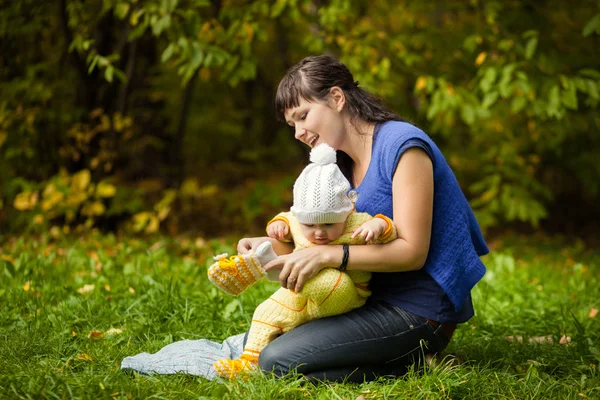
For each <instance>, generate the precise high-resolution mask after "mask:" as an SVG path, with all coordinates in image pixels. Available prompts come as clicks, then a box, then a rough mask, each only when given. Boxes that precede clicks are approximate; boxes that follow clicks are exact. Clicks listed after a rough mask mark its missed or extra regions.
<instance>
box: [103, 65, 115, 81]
mask: <svg viewBox="0 0 600 400" xmlns="http://www.w3.org/2000/svg"><path fill="white" fill-rule="evenodd" d="M114 73H115V70H114V67H113V66H112V65H109V66H108V67H106V70H105V71H104V79H106V81H107V82H109V83H112V81H113V75H114Z"/></svg>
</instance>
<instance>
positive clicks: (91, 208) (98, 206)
mask: <svg viewBox="0 0 600 400" xmlns="http://www.w3.org/2000/svg"><path fill="white" fill-rule="evenodd" d="M105 211H106V207H105V206H104V204H102V203H101V202H99V201H94V202H93V203H87V204H86V205H85V206H83V208H82V209H81V213H82V214H83V215H87V216H90V217H91V216H94V215H102V214H104V212H105Z"/></svg>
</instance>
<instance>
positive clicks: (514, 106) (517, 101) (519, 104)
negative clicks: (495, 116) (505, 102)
mask: <svg viewBox="0 0 600 400" xmlns="http://www.w3.org/2000/svg"><path fill="white" fill-rule="evenodd" d="M526 105H527V99H526V98H525V97H523V96H517V97H515V98H513V100H512V102H511V104H510V110H511V111H512V112H513V114H516V113H518V112H520V111H521V110H523V109H524V108H525V106H526Z"/></svg>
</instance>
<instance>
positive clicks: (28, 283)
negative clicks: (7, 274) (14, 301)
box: [23, 281, 32, 292]
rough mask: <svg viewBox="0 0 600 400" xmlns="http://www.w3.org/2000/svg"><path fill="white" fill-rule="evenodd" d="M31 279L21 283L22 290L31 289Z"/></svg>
mask: <svg viewBox="0 0 600 400" xmlns="http://www.w3.org/2000/svg"><path fill="white" fill-rule="evenodd" d="M31 289H32V288H31V281H27V282H25V283H24V284H23V290H24V291H26V292H29V291H30V290H31Z"/></svg>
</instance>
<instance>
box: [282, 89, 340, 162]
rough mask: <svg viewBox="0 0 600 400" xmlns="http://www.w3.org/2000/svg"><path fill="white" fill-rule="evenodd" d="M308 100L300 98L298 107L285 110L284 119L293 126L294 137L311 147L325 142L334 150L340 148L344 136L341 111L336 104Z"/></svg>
mask: <svg viewBox="0 0 600 400" xmlns="http://www.w3.org/2000/svg"><path fill="white" fill-rule="evenodd" d="M330 103H331V104H324V103H318V102H308V101H307V100H305V99H302V98H301V99H300V104H299V105H298V107H294V108H289V109H287V110H286V111H285V120H286V122H287V123H288V125H290V126H291V127H292V128H294V137H295V138H296V139H298V140H299V141H301V142H302V143H305V144H307V145H308V146H309V147H311V148H313V147H315V146H316V145H318V144H320V143H327V144H328V145H329V146H331V147H333V148H334V149H335V150H340V146H341V144H342V142H343V138H344V123H343V119H342V113H341V112H339V111H338V110H337V107H336V104H335V103H334V102H333V101H330Z"/></svg>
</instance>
